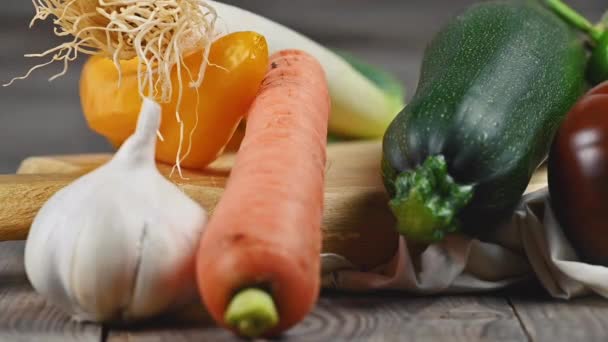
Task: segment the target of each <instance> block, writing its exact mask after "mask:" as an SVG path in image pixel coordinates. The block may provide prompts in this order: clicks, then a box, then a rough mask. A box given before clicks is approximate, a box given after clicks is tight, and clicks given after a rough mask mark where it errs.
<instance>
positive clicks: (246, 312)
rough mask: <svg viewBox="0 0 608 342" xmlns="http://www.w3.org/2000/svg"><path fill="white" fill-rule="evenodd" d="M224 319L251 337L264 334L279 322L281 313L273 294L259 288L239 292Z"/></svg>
mask: <svg viewBox="0 0 608 342" xmlns="http://www.w3.org/2000/svg"><path fill="white" fill-rule="evenodd" d="M224 321H225V322H226V324H228V325H229V326H231V327H234V328H236V329H237V330H238V332H239V333H240V334H241V335H243V336H246V337H249V338H256V337H259V336H262V335H263V334H264V333H266V332H267V331H268V330H270V329H272V328H273V327H275V326H276V325H277V324H278V323H279V314H278V312H277V309H276V306H275V304H274V300H273V299H272V296H271V295H270V294H269V293H268V292H266V291H264V290H262V289H258V288H248V289H244V290H241V291H240V292H238V293H237V294H236V295H235V296H234V297H233V298H232V301H231V302H230V304H229V305H228V309H227V310H226V314H225V316H224Z"/></svg>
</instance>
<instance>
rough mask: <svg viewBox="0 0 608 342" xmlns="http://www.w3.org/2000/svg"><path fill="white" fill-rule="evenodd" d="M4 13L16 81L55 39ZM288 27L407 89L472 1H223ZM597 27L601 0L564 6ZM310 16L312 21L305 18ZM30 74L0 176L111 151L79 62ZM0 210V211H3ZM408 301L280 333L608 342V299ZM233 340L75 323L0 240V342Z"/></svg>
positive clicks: (319, 315) (24, 8)
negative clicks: (45, 158) (86, 98)
mask: <svg viewBox="0 0 608 342" xmlns="http://www.w3.org/2000/svg"><path fill="white" fill-rule="evenodd" d="M6 2H7V4H3V6H4V5H6V6H7V8H6V9H5V10H3V11H2V13H0V38H1V39H0V40H1V41H2V42H3V43H2V44H0V45H1V47H2V48H1V49H0V80H2V81H4V80H6V79H7V78H10V77H11V76H14V75H18V74H21V73H22V72H24V71H25V70H26V69H27V66H31V65H32V63H33V61H30V60H25V59H23V58H22V57H21V56H22V55H23V53H29V52H38V51H42V50H44V48H46V47H49V46H52V45H53V44H55V43H57V42H58V40H57V39H55V38H52V37H51V36H50V35H49V34H48V26H46V27H45V26H42V28H40V29H36V30H34V31H27V22H28V17H29V16H30V15H31V9H30V6H31V3H30V2H28V1H21V0H7V1H6ZM228 2H232V3H237V4H239V5H242V6H245V7H248V8H251V9H255V10H257V11H260V12H262V13H264V14H265V15H267V16H270V17H272V18H275V19H277V20H279V21H280V22H283V23H287V24H289V25H291V26H293V27H295V28H297V29H299V30H301V31H303V32H306V33H307V34H309V35H310V36H312V37H314V38H316V39H318V40H319V41H322V42H324V43H325V44H327V45H329V46H332V47H337V48H342V49H346V50H349V51H352V52H354V53H356V54H358V55H360V56H362V57H364V58H366V59H367V60H369V61H371V62H373V63H376V64H380V65H383V66H384V67H386V68H387V69H388V70H389V71H391V72H393V73H394V74H395V75H397V76H398V77H399V78H400V79H401V80H402V81H403V82H404V84H405V85H406V86H407V88H408V91H409V94H410V96H411V93H412V92H413V91H414V89H415V86H416V80H417V78H418V69H419V64H420V59H421V56H422V51H423V49H424V46H425V45H426V43H427V42H428V40H429V38H430V37H431V36H432V34H433V33H434V32H435V31H436V30H437V29H438V27H439V26H440V24H441V23H442V22H443V21H444V20H445V19H446V18H447V17H449V16H451V15H453V14H454V13H456V12H457V11H459V10H461V9H462V8H463V7H464V6H466V5H468V4H470V3H472V2H475V0H375V1H373V5H370V3H371V1H369V0H349V1H347V2H345V1H340V0H306V1H304V0H300V1H295V0H292V1H279V0H256V1H246V0H231V1H228ZM569 2H570V3H572V4H574V5H576V6H577V7H578V8H580V9H581V10H582V11H584V12H585V13H587V14H588V15H590V16H591V17H593V18H594V19H597V18H598V17H599V13H600V12H599V11H600V10H601V9H603V8H605V7H606V5H605V0H571V1H569ZM302 13H309V14H310V15H302ZM55 70H56V68H55V69H52V70H48V69H47V70H45V71H41V72H39V73H36V74H34V75H33V77H32V78H31V79H30V80H28V81H24V82H20V83H17V84H16V85H14V86H13V87H11V88H8V89H2V91H0V103H1V104H2V107H1V109H0V172H7V173H9V172H13V171H14V170H15V169H16V167H17V164H18V162H19V161H20V160H22V159H23V158H24V157H26V156H28V155H33V154H35V155H40V154H49V153H85V152H92V151H107V150H109V146H108V145H107V144H106V143H105V142H104V141H103V140H102V139H100V138H99V137H96V136H95V135H94V134H92V133H91V132H89V131H88V130H87V129H86V125H85V123H84V120H83V119H82V116H81V114H80V107H79V101H78V96H77V81H78V75H79V74H78V70H79V66H78V65H75V66H74V67H73V68H72V71H71V72H70V73H68V75H67V76H66V77H65V78H63V79H61V80H58V81H57V82H55V83H54V85H53V86H49V85H48V84H47V83H46V80H45V77H47V76H49V75H50V73H51V71H55ZM0 205H1V204H0ZM525 292H526V293H525V294H524V293H523V292H522V291H516V290H513V291H511V292H510V293H503V294H492V295H478V296H450V297H429V298H416V297H411V296H407V295H403V294H376V295H356V296H354V295H346V294H340V293H325V294H323V296H322V298H321V300H320V302H319V304H318V305H317V308H316V309H315V311H314V312H313V313H312V314H311V315H310V316H309V317H308V318H307V319H306V320H305V321H304V322H303V323H301V324H300V325H299V326H297V327H296V328H295V329H293V330H292V331H291V332H290V333H289V334H288V335H287V337H288V338H289V340H294V341H351V340H363V341H496V340H499V341H550V342H559V341H567V342H570V341H608V301H604V300H601V299H599V298H586V299H580V300H575V301H571V302H568V303H565V302H560V301H555V300H550V299H547V298H546V297H545V295H543V294H542V292H540V293H539V292H532V293H529V292H530V291H529V290H526V291H525ZM222 340H233V337H232V336H231V335H230V334H228V333H226V332H224V331H221V330H219V329H218V328H215V327H214V326H213V324H212V323H211V322H210V321H209V319H205V318H200V319H198V320H196V321H194V322H189V323H188V322H182V323H178V322H175V321H173V322H172V321H171V320H168V319H165V320H159V321H156V322H152V323H150V324H147V325H145V326H140V327H135V328H131V329H116V328H109V327H103V326H97V325H91V324H78V323H75V322H72V321H71V320H70V319H69V318H68V317H66V316H65V315H63V314H62V313H61V312H59V311H57V310H56V309H55V308H53V307H51V306H49V305H48V304H47V303H45V301H44V300H43V299H42V298H41V297H39V296H38V295H36V294H35V293H34V292H33V290H32V288H31V287H30V285H29V284H28V281H27V278H26V276H25V272H24V269H23V243H20V242H16V243H13V242H10V243H0V341H2V342H4V341H50V342H52V341H171V342H178V341H222Z"/></svg>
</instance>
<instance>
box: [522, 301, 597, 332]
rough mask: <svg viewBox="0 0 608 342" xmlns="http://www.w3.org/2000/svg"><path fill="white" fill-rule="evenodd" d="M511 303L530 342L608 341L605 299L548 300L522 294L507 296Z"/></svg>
mask: <svg viewBox="0 0 608 342" xmlns="http://www.w3.org/2000/svg"><path fill="white" fill-rule="evenodd" d="M541 298H542V295H541ZM511 303H512V304H513V307H514V309H515V310H516V311H517V316H518V317H519V319H520V320H521V323H522V324H523V326H524V328H525V331H526V334H527V336H528V337H529V338H530V339H531V340H532V341H535V342H555V341H585V342H605V341H608V301H603V300H598V299H597V298H595V297H589V298H581V299H575V300H572V301H551V300H548V299H539V298H538V297H528V296H526V297H523V298H522V297H515V298H511Z"/></svg>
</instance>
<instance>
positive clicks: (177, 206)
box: [25, 99, 206, 322]
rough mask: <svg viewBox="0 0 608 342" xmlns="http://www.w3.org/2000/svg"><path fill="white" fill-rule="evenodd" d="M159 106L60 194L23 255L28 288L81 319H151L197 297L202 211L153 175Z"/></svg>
mask: <svg viewBox="0 0 608 342" xmlns="http://www.w3.org/2000/svg"><path fill="white" fill-rule="evenodd" d="M160 113H161V110H160V107H159V105H158V104H156V103H155V102H153V101H151V100H147V99H145V100H144V103H143V105H142V110H141V113H140V116H139V121H138V127H137V131H136V132H135V134H134V135H133V136H131V137H130V138H129V139H128V140H127V141H126V142H125V143H124V144H123V146H122V147H121V148H120V150H119V151H118V152H117V153H116V155H115V156H114V158H113V159H112V160H111V161H109V162H108V163H107V164H105V165H104V166H102V167H100V168H98V169H97V170H95V171H93V172H91V173H89V174H88V175H85V176H83V177H82V178H80V179H78V180H77V181H75V182H74V183H72V184H71V185H69V186H68V187H66V188H64V189H62V190H61V191H59V192H58V193H57V194H55V195H54V196H53V197H52V198H51V199H50V200H49V201H48V202H47V203H46V204H45V205H44V206H43V208H42V209H41V210H40V212H39V213H38V215H37V216H36V218H35V220H34V223H33V225H32V228H31V231H30V233H29V236H28V239H27V242H26V248H25V267H26V272H27V275H28V278H29V280H30V281H31V283H32V285H33V286H34V288H35V289H36V291H38V292H39V293H41V294H43V295H44V296H45V297H46V298H47V299H48V300H49V301H51V302H53V303H55V304H57V305H59V306H60V307H62V308H63V309H64V310H66V311H67V312H68V313H70V314H72V316H73V317H74V318H75V319H79V320H85V321H94V322H104V321H132V320H138V319H144V318H148V317H150V316H154V315H157V314H160V313H163V312H165V311H166V310H169V309H172V308H174V307H175V306H177V305H180V304H185V303H186V302H188V301H192V300H197V299H198V295H197V293H198V291H197V289H196V281H195V272H194V269H195V266H194V264H195V255H196V248H197V247H198V241H199V238H200V235H201V233H202V229H203V227H204V224H205V223H206V213H205V211H204V210H203V209H202V208H201V207H200V206H199V205H198V204H197V203H196V202H194V201H193V200H191V199H190V198H189V197H187V196H186V195H185V194H184V193H183V192H182V191H180V190H179V189H178V188H177V187H176V186H175V185H173V184H172V183H171V182H169V181H168V180H166V179H165V178H164V177H163V176H162V175H161V174H160V173H159V172H158V169H157V168H156V164H155V162H154V153H155V147H156V132H157V130H158V127H159V125H160Z"/></svg>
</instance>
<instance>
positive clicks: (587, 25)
mask: <svg viewBox="0 0 608 342" xmlns="http://www.w3.org/2000/svg"><path fill="white" fill-rule="evenodd" d="M546 1H547V5H548V6H549V8H551V9H552V10H553V11H554V12H555V13H557V14H558V15H560V16H561V17H562V18H563V19H564V20H566V21H567V22H568V24H570V25H571V26H574V27H575V28H577V29H579V30H580V31H583V32H585V33H587V34H588V35H589V36H590V37H591V39H592V40H593V42H594V43H595V44H598V43H599V41H600V39H601V38H602V35H603V34H604V30H603V29H602V27H601V25H597V26H595V25H593V24H592V23H591V22H590V21H589V20H588V19H587V18H585V17H584V16H582V15H581V14H580V13H578V12H577V11H575V10H574V9H573V8H572V7H570V6H568V5H567V4H566V3H564V2H563V1H562V0H546Z"/></svg>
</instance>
